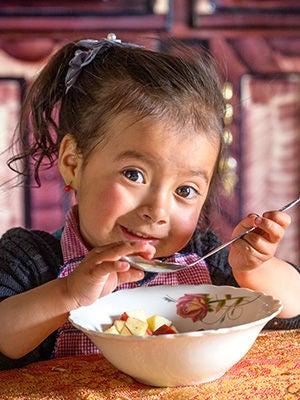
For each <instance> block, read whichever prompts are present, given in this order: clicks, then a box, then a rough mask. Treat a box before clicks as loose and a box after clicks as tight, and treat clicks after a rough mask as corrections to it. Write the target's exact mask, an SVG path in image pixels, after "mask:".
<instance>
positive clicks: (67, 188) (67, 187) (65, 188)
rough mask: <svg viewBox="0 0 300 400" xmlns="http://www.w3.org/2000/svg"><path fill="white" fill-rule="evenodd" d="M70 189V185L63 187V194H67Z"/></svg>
mask: <svg viewBox="0 0 300 400" xmlns="http://www.w3.org/2000/svg"><path fill="white" fill-rule="evenodd" d="M71 189H72V188H71V186H70V185H66V186H65V187H64V190H65V192H69V191H70V190H71Z"/></svg>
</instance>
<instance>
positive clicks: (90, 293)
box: [65, 242, 155, 308]
mask: <svg viewBox="0 0 300 400" xmlns="http://www.w3.org/2000/svg"><path fill="white" fill-rule="evenodd" d="M154 253H155V248H154V247H153V246H151V245H150V244H149V243H142V242H120V243H112V244H109V245H106V246H103V247H101V248H94V249H93V250H91V251H90V252H89V253H88V254H87V256H86V257H85V258H84V259H83V261H82V262H81V263H80V264H79V266H78V267H77V268H76V269H75V270H74V271H73V272H72V273H71V274H70V275H68V276H67V277H66V278H65V279H66V286H67V291H68V296H69V298H70V301H71V302H72V303H73V304H74V305H75V306H74V307H73V306H72V308H77V307H80V306H87V305H89V304H92V303H93V302H94V301H96V300H97V299H98V298H99V297H102V296H105V295H107V294H108V293H111V292H112V291H113V290H114V289H115V288H116V287H117V286H118V285H120V284H121V283H125V282H134V281H138V280H140V279H143V277H144V272H143V271H140V270H137V269H134V268H130V265H129V264H128V263H127V262H125V261H120V258H121V257H122V256H125V255H129V254H139V255H141V256H143V257H145V258H152V257H153V255H154Z"/></svg>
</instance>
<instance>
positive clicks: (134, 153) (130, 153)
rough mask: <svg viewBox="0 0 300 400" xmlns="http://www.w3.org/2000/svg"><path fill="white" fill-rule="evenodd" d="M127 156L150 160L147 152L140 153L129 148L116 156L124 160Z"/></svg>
mask: <svg viewBox="0 0 300 400" xmlns="http://www.w3.org/2000/svg"><path fill="white" fill-rule="evenodd" d="M126 158H136V159H139V160H143V161H146V162H150V157H147V156H146V155H145V154H142V153H139V152H138V151H135V150H127V151H124V152H123V153H120V154H118V156H117V157H116V160H117V161H118V160H124V159H126Z"/></svg>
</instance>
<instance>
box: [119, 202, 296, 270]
mask: <svg viewBox="0 0 300 400" xmlns="http://www.w3.org/2000/svg"><path fill="white" fill-rule="evenodd" d="M299 201H300V197H298V198H297V199H296V200H294V201H292V202H291V203H288V204H286V205H285V206H283V207H281V208H280V209H279V211H286V210H288V209H290V208H291V207H293V206H295V205H296V204H297V203H299ZM255 228H256V226H252V227H251V228H249V229H247V230H246V231H244V232H242V233H240V234H239V235H237V236H235V237H234V238H232V239H231V240H229V241H228V242H226V243H223V244H222V245H221V246H218V247H216V248H214V249H213V250H211V251H210V252H209V253H207V254H205V255H204V256H202V257H199V258H198V259H197V260H196V261H193V262H192V263H191V264H189V265H181V264H178V263H175V262H166V261H161V260H156V259H152V260H146V259H145V258H143V257H138V256H124V257H122V258H121V260H123V261H127V262H128V263H129V264H130V265H132V266H133V267H134V268H138V269H141V270H143V271H146V272H175V271H178V270H180V269H182V268H187V267H191V266H193V265H195V264H196V263H198V262H199V261H202V260H205V259H206V258H207V257H210V256H211V255H213V254H215V253H217V252H218V251H220V250H222V249H224V247H227V246H229V245H230V244H232V243H233V242H235V241H236V240H238V239H240V238H242V237H243V236H245V235H247V234H248V233H250V232H252V231H254V229H255Z"/></svg>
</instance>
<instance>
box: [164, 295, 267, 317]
mask: <svg viewBox="0 0 300 400" xmlns="http://www.w3.org/2000/svg"><path fill="white" fill-rule="evenodd" d="M260 296H261V295H260V294H258V295H257V296H256V297H254V298H248V297H245V296H232V294H230V293H228V294H225V295H224V296H222V298H220V299H218V298H214V297H212V296H211V295H210V294H209V293H187V294H184V295H183V296H181V297H179V298H178V299H177V300H176V299H174V298H172V297H171V296H169V295H167V296H165V300H166V301H168V302H175V303H176V313H177V315H179V316H180V317H182V318H191V319H192V321H193V322H197V321H203V320H204V318H205V317H206V316H207V314H208V313H215V314H216V320H214V321H213V322H216V321H219V322H221V323H222V322H224V320H225V318H229V319H232V320H233V319H238V318H239V317H240V315H241V313H242V312H243V308H242V307H241V306H242V305H244V304H248V303H249V302H253V301H255V300H256V299H257V298H259V297H260Z"/></svg>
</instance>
